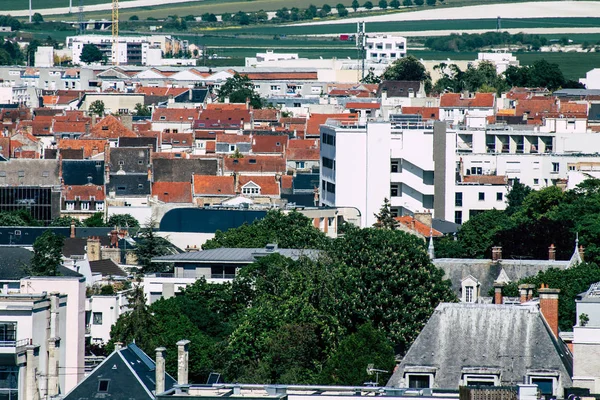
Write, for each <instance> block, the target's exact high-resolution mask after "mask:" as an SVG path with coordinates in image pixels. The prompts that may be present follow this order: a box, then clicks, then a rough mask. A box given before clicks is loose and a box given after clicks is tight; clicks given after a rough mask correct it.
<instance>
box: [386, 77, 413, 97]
mask: <svg viewBox="0 0 600 400" xmlns="http://www.w3.org/2000/svg"><path fill="white" fill-rule="evenodd" d="M419 90H421V82H419V81H383V82H381V83H380V84H379V87H378V88H377V97H381V95H382V94H383V93H384V92H385V93H386V95H387V97H408V96H409V94H411V93H413V94H416V93H417V92H419Z"/></svg>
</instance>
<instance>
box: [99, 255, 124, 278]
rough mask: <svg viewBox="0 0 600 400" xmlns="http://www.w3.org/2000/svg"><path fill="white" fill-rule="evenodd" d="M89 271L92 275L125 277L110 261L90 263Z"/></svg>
mask: <svg viewBox="0 0 600 400" xmlns="http://www.w3.org/2000/svg"><path fill="white" fill-rule="evenodd" d="M90 269H91V270H92V273H96V274H100V275H102V276H127V274H126V273H125V271H123V270H122V269H121V268H120V267H119V266H118V265H117V264H115V262H114V261H113V260H111V259H106V260H98V261H90Z"/></svg>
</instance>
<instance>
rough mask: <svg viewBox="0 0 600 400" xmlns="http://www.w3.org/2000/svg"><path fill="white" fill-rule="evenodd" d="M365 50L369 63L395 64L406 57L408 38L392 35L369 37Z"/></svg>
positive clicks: (366, 40)
mask: <svg viewBox="0 0 600 400" xmlns="http://www.w3.org/2000/svg"><path fill="white" fill-rule="evenodd" d="M365 48H366V53H367V60H369V61H377V62H394V61H396V60H399V59H401V58H403V57H405V56H406V38H405V37H402V36H392V35H376V36H367V37H366V39H365Z"/></svg>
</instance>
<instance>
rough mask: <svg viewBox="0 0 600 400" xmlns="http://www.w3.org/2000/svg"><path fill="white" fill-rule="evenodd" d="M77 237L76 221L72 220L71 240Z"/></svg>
mask: <svg viewBox="0 0 600 400" xmlns="http://www.w3.org/2000/svg"><path fill="white" fill-rule="evenodd" d="M74 237H75V220H73V219H72V220H71V238H74Z"/></svg>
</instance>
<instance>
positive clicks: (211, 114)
mask: <svg viewBox="0 0 600 400" xmlns="http://www.w3.org/2000/svg"><path fill="white" fill-rule="evenodd" d="M198 120H199V121H215V122H221V123H225V124H241V123H242V121H244V122H250V120H251V118H250V111H249V110H204V111H202V114H200V117H199V118H198Z"/></svg>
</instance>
